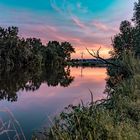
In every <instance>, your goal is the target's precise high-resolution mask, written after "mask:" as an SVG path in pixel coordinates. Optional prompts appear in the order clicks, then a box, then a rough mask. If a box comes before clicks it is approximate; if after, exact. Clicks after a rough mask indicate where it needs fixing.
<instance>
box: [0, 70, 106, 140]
mask: <svg viewBox="0 0 140 140" xmlns="http://www.w3.org/2000/svg"><path fill="white" fill-rule="evenodd" d="M70 75H71V76H73V77H74V80H73V81H72V82H71V83H70V85H69V86H68V87H64V86H63V87H62V86H60V85H58V86H55V87H53V86H48V84H47V83H46V82H44V83H41V85H40V86H39V88H38V89H37V90H34V91H33V90H19V91H18V92H17V101H13V102H11V101H7V99H6V97H5V98H4V99H2V100H1V101H0V128H1V129H0V134H1V135H0V140H7V139H8V135H9V137H10V138H11V139H12V138H13V137H14V136H15V135H16V133H18V134H20V133H21V131H19V130H20V129H19V128H20V127H21V128H22V130H23V134H21V137H23V135H25V137H26V139H31V135H32V133H33V132H34V131H36V130H38V129H40V128H42V127H44V126H45V127H47V126H48V124H49V123H48V122H49V118H51V119H52V118H53V116H54V115H56V114H57V113H59V112H60V111H62V110H63V109H64V107H66V106H67V105H69V104H78V103H79V102H80V100H83V101H84V102H88V101H90V93H89V89H90V90H91V91H92V92H93V96H94V100H99V99H102V98H105V97H106V95H105V94H103V91H104V89H105V78H106V69H105V68H70ZM16 78H17V77H16V76H15V80H16ZM7 84H8V85H9V83H7ZM27 84H28V83H27ZM19 89H20V87H19ZM11 94H12V93H11ZM1 96H2V95H1ZM15 119H16V120H17V121H18V122H16V121H15ZM18 123H19V124H18ZM13 124H14V125H13ZM19 125H20V126H19ZM2 126H3V127H2ZM16 129H17V130H18V132H16V131H15V130H16ZM7 130H8V131H7ZM13 130H14V131H13ZM2 132H3V133H2Z"/></svg>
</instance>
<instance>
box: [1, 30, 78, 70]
mask: <svg viewBox="0 0 140 140" xmlns="http://www.w3.org/2000/svg"><path fill="white" fill-rule="evenodd" d="M73 52H75V51H74V48H73V47H72V45H71V44H70V43H68V42H62V43H59V42H57V41H50V42H49V43H48V44H47V45H43V44H42V42H41V40H40V39H36V38H26V39H24V38H20V37H19V36H18V28H17V27H8V28H6V29H5V28H2V27H0V68H6V69H7V68H9V67H10V68H14V67H17V66H18V67H27V66H38V67H39V66H42V65H51V64H54V63H57V64H59V63H60V64H64V63H65V61H67V60H69V59H70V58H71V53H73Z"/></svg>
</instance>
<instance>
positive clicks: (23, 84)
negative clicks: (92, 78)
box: [0, 65, 74, 102]
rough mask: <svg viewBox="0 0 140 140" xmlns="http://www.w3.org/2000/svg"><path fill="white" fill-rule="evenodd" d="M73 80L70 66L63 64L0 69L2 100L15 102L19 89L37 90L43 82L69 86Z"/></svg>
mask: <svg viewBox="0 0 140 140" xmlns="http://www.w3.org/2000/svg"><path fill="white" fill-rule="evenodd" d="M15 77H16V78H15ZM73 80H74V77H72V76H71V75H70V68H69V67H68V66H63V65H53V66H49V67H43V68H40V67H37V66H36V67H35V66H34V67H27V68H25V69H24V68H15V69H12V70H11V69H10V70H8V69H7V70H0V100H8V101H11V102H14V101H17V98H18V94H17V92H18V91H21V90H22V91H23V90H26V91H35V90H37V89H39V87H40V86H41V84H42V83H45V84H46V85H48V86H53V87H55V86H58V85H59V86H62V87H67V86H69V85H70V84H71V82H72V81H73Z"/></svg>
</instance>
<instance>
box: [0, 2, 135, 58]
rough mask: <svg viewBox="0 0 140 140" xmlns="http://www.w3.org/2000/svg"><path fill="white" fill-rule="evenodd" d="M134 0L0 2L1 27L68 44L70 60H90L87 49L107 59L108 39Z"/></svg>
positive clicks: (130, 10) (128, 16)
mask: <svg viewBox="0 0 140 140" xmlns="http://www.w3.org/2000/svg"><path fill="white" fill-rule="evenodd" d="M135 1H136V0H0V11H1V12H0V26H2V27H8V26H17V27H19V35H20V36H21V37H36V38H40V39H41V40H42V42H43V43H44V44H46V43H47V42H48V41H53V40H57V41H60V42H63V41H68V42H70V43H71V44H72V46H73V47H74V48H75V50H76V53H75V54H74V55H73V56H72V57H73V58H81V53H84V58H91V56H90V55H89V53H88V52H87V51H86V48H88V49H89V50H94V51H96V50H97V49H98V48H99V47H101V51H100V54H101V56H102V57H104V58H106V57H109V55H108V52H109V51H110V50H111V49H112V46H111V38H113V36H114V35H115V34H117V33H118V32H119V24H120V22H121V21H123V20H131V18H132V16H133V7H134V2H135Z"/></svg>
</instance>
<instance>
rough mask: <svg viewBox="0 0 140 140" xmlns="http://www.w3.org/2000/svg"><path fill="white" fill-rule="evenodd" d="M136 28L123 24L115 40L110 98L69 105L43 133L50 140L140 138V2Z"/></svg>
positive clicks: (137, 6) (139, 3)
mask: <svg viewBox="0 0 140 140" xmlns="http://www.w3.org/2000/svg"><path fill="white" fill-rule="evenodd" d="M132 21H133V23H134V26H132V25H131V22H129V21H123V22H122V23H121V25H120V33H118V34H117V35H115V36H114V39H113V40H112V45H113V51H112V52H111V58H112V59H113V62H112V64H110V66H109V67H108V69H107V73H108V78H107V86H106V91H105V93H106V94H107V95H108V97H107V99H105V100H100V101H96V102H94V101H93V97H94V94H91V99H92V100H91V103H89V104H88V105H84V103H83V102H82V103H81V104H79V105H78V106H74V105H70V106H68V107H67V108H66V110H65V111H64V112H62V113H60V115H59V116H58V117H56V118H55V120H54V122H53V125H52V127H51V128H50V129H46V130H45V131H43V132H42V135H43V137H46V139H50V140H139V139H140V0H138V2H137V3H135V7H134V16H133V20H132Z"/></svg>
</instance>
